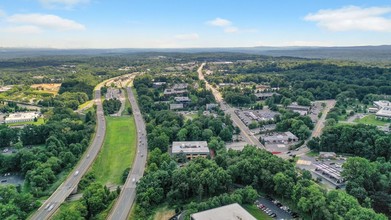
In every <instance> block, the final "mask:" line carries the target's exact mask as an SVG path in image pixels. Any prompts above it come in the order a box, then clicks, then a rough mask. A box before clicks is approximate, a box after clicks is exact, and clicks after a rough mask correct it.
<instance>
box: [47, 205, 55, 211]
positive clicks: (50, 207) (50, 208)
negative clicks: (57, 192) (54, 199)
mask: <svg viewBox="0 0 391 220" xmlns="http://www.w3.org/2000/svg"><path fill="white" fill-rule="evenodd" d="M53 208H54V205H53V204H51V205H50V206H49V209H48V212H50V211H52V209H53Z"/></svg>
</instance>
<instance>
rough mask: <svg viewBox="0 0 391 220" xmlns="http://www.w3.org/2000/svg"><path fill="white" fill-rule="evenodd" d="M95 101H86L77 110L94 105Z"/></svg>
mask: <svg viewBox="0 0 391 220" xmlns="http://www.w3.org/2000/svg"><path fill="white" fill-rule="evenodd" d="M93 102H94V100H89V101H86V102H84V103H83V104H81V105H79V108H78V109H77V110H81V109H84V108H87V107H89V106H90V105H91V106H92V105H93Z"/></svg>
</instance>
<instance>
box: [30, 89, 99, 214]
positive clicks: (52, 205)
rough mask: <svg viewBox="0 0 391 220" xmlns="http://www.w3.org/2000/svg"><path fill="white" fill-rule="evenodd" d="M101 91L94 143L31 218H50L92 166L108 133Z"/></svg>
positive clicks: (96, 100) (95, 94)
mask: <svg viewBox="0 0 391 220" xmlns="http://www.w3.org/2000/svg"><path fill="white" fill-rule="evenodd" d="M100 97H101V93H100V87H98V90H95V91H94V99H95V100H94V102H95V104H96V105H97V112H96V113H97V126H96V129H97V130H96V135H95V137H94V140H93V141H92V144H91V145H90V146H89V147H88V149H87V150H86V153H85V154H84V156H83V157H82V158H81V159H80V162H79V163H78V164H77V165H76V167H75V168H74V170H73V171H72V172H71V173H70V174H69V176H68V177H67V179H66V180H65V181H64V182H63V183H62V184H61V185H60V186H59V187H58V188H57V190H56V191H55V192H54V193H53V194H52V195H51V196H50V197H49V198H48V199H47V200H46V201H45V202H44V203H43V205H42V206H41V207H40V208H39V209H38V211H37V212H35V213H34V215H32V216H31V219H34V220H42V219H49V218H50V216H52V215H53V214H54V213H55V211H56V210H57V209H58V208H59V207H60V205H61V204H62V203H63V202H64V201H65V199H66V198H67V197H68V196H69V195H70V194H71V193H72V191H73V190H74V189H75V188H76V187H77V185H78V184H79V181H80V179H81V178H82V177H83V175H84V174H85V173H86V172H87V170H88V169H89V168H90V166H91V164H92V163H93V161H94V159H95V157H96V156H97V155H98V152H99V151H100V149H101V147H102V144H103V140H104V136H105V133H106V122H105V118H104V113H103V109H102V103H101V100H100Z"/></svg>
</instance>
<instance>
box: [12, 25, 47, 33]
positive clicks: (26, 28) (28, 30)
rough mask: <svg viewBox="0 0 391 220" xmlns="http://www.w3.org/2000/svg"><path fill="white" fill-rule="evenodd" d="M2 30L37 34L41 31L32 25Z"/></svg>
mask: <svg viewBox="0 0 391 220" xmlns="http://www.w3.org/2000/svg"><path fill="white" fill-rule="evenodd" d="M4 32H7V33H15V34H39V33H41V32H42V29H41V28H39V27H37V26H33V25H23V26H16V27H9V28H5V29H4Z"/></svg>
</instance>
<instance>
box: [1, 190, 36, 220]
mask: <svg viewBox="0 0 391 220" xmlns="http://www.w3.org/2000/svg"><path fill="white" fill-rule="evenodd" d="M0 198H1V199H0V218H1V219H27V217H28V215H29V213H30V212H31V211H33V210H35V209H36V208H38V207H39V206H40V202H39V201H37V199H36V198H34V197H33V196H32V195H31V194H29V193H24V192H21V187H15V186H13V185H1V186H0Z"/></svg>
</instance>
